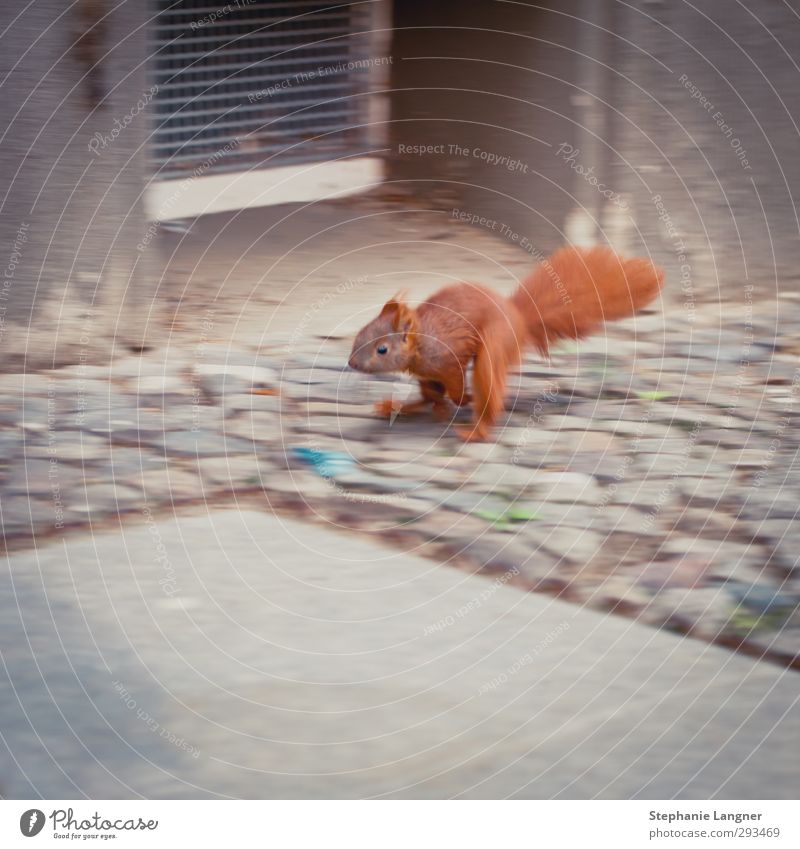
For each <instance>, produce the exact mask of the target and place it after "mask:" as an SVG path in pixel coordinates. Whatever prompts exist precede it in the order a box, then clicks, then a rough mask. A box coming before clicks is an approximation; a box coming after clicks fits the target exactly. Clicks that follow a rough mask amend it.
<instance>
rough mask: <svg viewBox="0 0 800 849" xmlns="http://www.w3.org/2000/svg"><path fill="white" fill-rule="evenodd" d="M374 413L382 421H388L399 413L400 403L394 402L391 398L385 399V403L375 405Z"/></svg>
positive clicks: (379, 402) (380, 402)
mask: <svg viewBox="0 0 800 849" xmlns="http://www.w3.org/2000/svg"><path fill="white" fill-rule="evenodd" d="M375 412H376V413H377V415H379V416H380V417H381V418H382V419H390V418H391V417H392V415H393V414H394V413H398V412H400V402H399V401H394V400H393V399H392V398H387V399H386V400H385V401H378V403H377V404H376V405H375Z"/></svg>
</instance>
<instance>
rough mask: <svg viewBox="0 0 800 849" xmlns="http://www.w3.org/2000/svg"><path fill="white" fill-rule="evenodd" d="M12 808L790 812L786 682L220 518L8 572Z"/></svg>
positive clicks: (60, 544)
mask: <svg viewBox="0 0 800 849" xmlns="http://www.w3.org/2000/svg"><path fill="white" fill-rule="evenodd" d="M2 569H3V573H4V577H3V580H2V581H1V582H0V609H2V610H3V612H4V615H3V618H2V621H0V645H2V646H3V666H2V672H1V673H0V675H1V676H2V683H0V717H2V740H3V748H2V750H0V752H1V754H0V782H2V788H1V790H2V795H3V796H4V797H6V798H23V797H24V798H35V797H40V796H41V797H45V798H77V797H83V796H87V797H94V798H120V797H139V796H142V797H150V798H194V797H218V796H221V797H256V798H260V797H266V798H274V797H281V798H283V797H313V798H316V797H336V798H354V797H415V798H420V797H421V798H440V797H469V798H497V797H525V798H530V797H533V798H594V797H603V798H618V797H636V798H687V799H694V798H732V799H737V798H792V797H796V796H797V793H798V790H800V767H799V766H798V761H797V756H796V741H797V740H798V739H800V713H798V711H797V709H796V705H797V699H798V687H797V678H796V673H794V672H791V671H788V670H785V669H782V668H780V667H778V666H777V665H773V664H767V663H763V662H761V663H759V662H754V661H751V660H749V659H747V658H745V657H742V656H740V655H735V654H732V653H730V652H728V651H726V650H724V649H721V648H718V647H714V646H710V645H707V644H704V643H702V642H699V641H696V640H689V639H685V638H681V637H679V636H676V635H674V634H670V633H666V632H663V631H661V632H659V631H656V630H652V629H650V628H647V627H645V626H643V625H640V624H638V623H636V622H632V621H630V620H627V619H623V618H620V617H615V616H611V615H605V614H602V613H600V612H596V611H590V610H587V609H586V608H580V607H577V606H574V605H570V604H567V603H563V602H560V601H556V600H553V599H551V598H548V597H546V596H542V595H536V594H530V593H524V592H520V591H519V590H518V589H516V588H514V587H511V586H509V585H507V584H506V583H504V578H503V577H502V576H501V577H495V578H492V577H486V576H477V575H468V574H465V573H464V572H461V571H458V570H455V569H452V568H447V567H443V566H439V565H437V564H436V563H434V562H432V561H429V560H424V559H421V558H418V557H415V556H411V555H408V554H405V553H401V552H398V551H396V550H393V549H387V548H384V547H382V546H381V545H380V544H378V543H375V542H371V541H367V540H365V539H362V538H358V537H355V536H354V535H352V534H344V533H341V532H337V531H335V530H332V529H329V528H324V527H319V526H315V525H309V524H306V523H299V522H297V521H295V520H287V519H283V518H278V517H276V516H274V515H270V514H266V513H260V512H256V511H246V510H242V511H238V510H225V511H221V510H217V511H211V510H210V511H208V512H207V513H205V514H204V515H196V516H184V517H183V518H179V519H165V520H157V519H156V518H155V517H153V516H152V515H150V514H145V520H144V521H141V520H140V522H139V523H138V524H131V523H129V524H126V525H125V526H124V527H123V528H122V529H121V530H118V531H104V532H97V533H94V534H93V535H85V534H84V535H71V536H67V537H65V539H63V540H54V541H52V542H50V543H49V544H42V545H40V546H39V547H38V548H37V549H36V550H28V551H22V552H19V553H16V554H13V555H12V556H11V557H10V559H8V560H5V561H3V564H2Z"/></svg>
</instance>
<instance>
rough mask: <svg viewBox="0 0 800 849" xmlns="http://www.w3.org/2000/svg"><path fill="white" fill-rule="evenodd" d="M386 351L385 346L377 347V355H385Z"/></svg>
mask: <svg viewBox="0 0 800 849" xmlns="http://www.w3.org/2000/svg"><path fill="white" fill-rule="evenodd" d="M388 350H389V349H388V348H387V347H386V345H378V353H379V354H385V353H386V352H387V351H388Z"/></svg>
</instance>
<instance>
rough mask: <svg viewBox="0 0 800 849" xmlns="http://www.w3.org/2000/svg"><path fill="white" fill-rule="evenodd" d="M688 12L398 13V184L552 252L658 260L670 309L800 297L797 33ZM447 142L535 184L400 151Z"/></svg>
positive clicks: (684, 7)
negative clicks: (604, 247) (514, 166)
mask: <svg viewBox="0 0 800 849" xmlns="http://www.w3.org/2000/svg"><path fill="white" fill-rule="evenodd" d="M545 5H546V4H545ZM694 7H695V8H693V7H692V6H690V5H689V4H687V3H684V2H681V0H674V2H659V0H652V2H645V0H635V2H634V3H632V4H620V3H616V2H613V0H599V2H591V0H575V2H567V3H553V4H550V8H538V9H532V8H528V7H525V6H521V5H518V4H501V3H498V4H495V3H492V4H475V5H474V6H473V5H471V4H459V3H454V2H443V3H437V4H424V3H416V2H411V3H407V4H406V3H402V4H397V9H396V12H395V24H396V26H397V27H398V32H397V34H396V38H395V47H394V51H395V55H396V56H397V59H396V61H395V64H394V69H395V76H394V85H395V86H396V88H397V89H398V90H397V91H396V93H395V100H394V112H393V117H394V119H395V124H394V129H393V132H394V139H393V146H392V165H391V167H390V175H391V176H392V177H393V178H395V179H402V180H416V181H433V182H431V183H428V184H427V185H428V186H430V187H431V188H430V189H428V188H426V184H425V183H423V182H418V183H417V184H416V187H417V190H418V191H421V192H424V191H428V192H429V194H430V195H431V197H433V198H434V199H436V200H437V203H438V204H439V205H441V206H443V207H445V208H446V207H448V206H452V205H456V206H460V207H464V208H468V209H470V210H472V211H474V212H478V213H480V214H481V215H485V216H487V217H488V218H490V219H499V220H501V221H504V222H507V223H508V224H509V225H510V226H511V227H512V228H513V230H515V231H522V232H524V233H525V234H526V235H527V236H528V237H529V238H530V239H531V240H532V242H533V243H534V244H535V245H536V247H537V248H538V249H541V250H543V251H548V250H551V249H552V248H553V247H555V245H557V244H558V243H560V242H562V241H565V240H574V241H578V242H581V241H583V242H594V241H597V240H600V239H605V240H607V241H609V242H611V243H612V244H614V245H615V246H616V247H618V248H619V249H621V250H624V251H628V252H636V253H640V252H644V253H649V254H651V255H653V256H654V257H655V258H656V259H657V260H658V261H659V262H661V263H663V264H664V265H665V266H666V267H667V270H668V297H669V296H674V297H676V298H681V297H684V296H685V294H686V292H688V293H689V295H690V297H691V298H692V299H694V300H695V301H697V302H703V301H710V300H716V299H718V298H720V297H722V298H724V299H726V300H731V299H736V300H741V299H743V298H745V297H747V294H746V293H747V290H746V288H745V287H746V286H750V285H752V286H754V287H756V290H757V291H760V292H762V293H764V294H765V295H768V294H770V293H772V294H774V293H775V292H776V290H777V288H778V286H780V289H781V291H785V290H787V289H796V288H797V279H798V267H800V263H799V262H798V261H799V260H800V239H798V220H797V213H796V210H795V208H794V201H793V195H796V194H797V191H798V183H799V182H800V166H798V165H797V164H796V161H795V159H796V155H797V152H798V150H800V146H799V145H798V129H797V126H796V125H795V121H796V120H800V85H798V83H800V73H799V72H798V66H797V63H796V60H794V59H793V58H792V57H793V56H794V57H797V56H800V18H798V16H797V15H796V14H795V13H794V12H793V11H791V9H790V8H789V7H788V6H786V5H783V4H780V3H773V2H769V0H760V2H753V0H749V2H743V3H740V2H721V0H699V2H697V3H695V4H694ZM418 27H432V28H431V29H415V28H418ZM461 27H467V28H468V29H467V30H463V29H460V28H461ZM415 56H440V57H441V56H444V57H457V58H447V59H414V58H413V57H415ZM493 62H494V63H499V64H491V63H493ZM682 77H683V78H682ZM690 86H694V88H691V87H690ZM451 88H455V89H458V88H471V89H481V90H483V91H484V92H486V93H481V94H475V93H464V92H459V91H448V89H451ZM693 94H695V96H693ZM703 97H705V98H706V100H705V101H703V100H702V99H701V98H703ZM470 122H472V123H470ZM720 125H723V126H720ZM442 142H445V143H459V144H462V145H463V146H467V147H473V148H474V147H481V148H483V149H486V150H491V151H495V152H497V153H500V154H510V155H511V156H512V157H515V158H519V159H521V160H523V161H525V162H526V163H528V164H529V165H530V167H531V171H532V173H530V174H520V173H509V172H507V171H504V170H503V169H502V168H499V167H496V166H495V167H492V166H488V165H486V164H485V163H482V162H480V161H478V160H476V159H474V158H466V159H459V158H454V157H451V156H436V155H430V156H423V157H419V156H409V155H405V156H404V155H402V154H400V153H399V152H398V145H399V144H402V143H405V144H415V143H416V144H421V143H429V144H432V143H442ZM564 143H566V144H568V145H570V147H569V148H562V155H561V156H559V154H558V151H559V148H560V146H561V145H562V144H564ZM570 150H571V151H572V152H573V158H572V159H571V160H570V161H567V158H566V157H567V154H568V153H569V151H570ZM576 151H578V152H577V153H576ZM582 171H583V172H586V171H588V174H586V173H581V172H582ZM595 179H596V182H597V183H599V184H601V186H598V185H595V184H594V183H595ZM465 183H472V184H474V185H473V186H466V185H463V184H465ZM434 188H435V191H434ZM600 188H603V190H604V191H605V194H606V195H607V196H604V195H603V194H601V191H600ZM659 197H660V201H659V200H658V199H657V198H659ZM654 198H656V200H654ZM682 290H684V291H682Z"/></svg>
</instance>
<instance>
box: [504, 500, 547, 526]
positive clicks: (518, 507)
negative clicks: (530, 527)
mask: <svg viewBox="0 0 800 849" xmlns="http://www.w3.org/2000/svg"><path fill="white" fill-rule="evenodd" d="M506 516H507V517H508V518H509V519H510V520H511V521H512V522H530V521H533V520H534V519H541V518H542V516H541V513H539V511H538V510H534V509H533V507H526V506H525V505H524V504H515V505H514V506H513V507H510V508H509V509H508V510H506Z"/></svg>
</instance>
